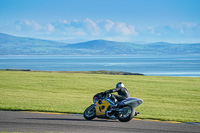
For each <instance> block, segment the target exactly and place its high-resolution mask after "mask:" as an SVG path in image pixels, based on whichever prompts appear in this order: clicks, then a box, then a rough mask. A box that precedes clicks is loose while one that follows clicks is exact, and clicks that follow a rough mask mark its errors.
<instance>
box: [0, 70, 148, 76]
mask: <svg viewBox="0 0 200 133" xmlns="http://www.w3.org/2000/svg"><path fill="white" fill-rule="evenodd" d="M0 71H28V72H55V73H85V74H108V75H140V76H145V75H144V74H141V73H131V72H122V71H107V70H98V71H40V70H30V69H0Z"/></svg>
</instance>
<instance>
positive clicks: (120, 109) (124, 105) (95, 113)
mask: <svg viewBox="0 0 200 133" xmlns="http://www.w3.org/2000/svg"><path fill="white" fill-rule="evenodd" d="M110 95H111V94H104V93H98V94H96V95H94V97H93V102H94V104H92V105H90V106H89V107H87V108H86V109H85V111H84V113H83V116H84V118H85V119H86V120H92V119H94V118H95V117H97V118H106V119H113V120H115V119H118V120H119V121H120V122H128V121H130V120H131V119H132V118H133V117H134V116H136V115H137V114H139V112H135V108H136V107H137V106H139V105H140V104H142V103H143V101H142V99H139V98H133V97H129V98H126V99H125V100H123V101H120V102H118V103H117V104H116V103H115V101H113V100H111V99H110Z"/></svg>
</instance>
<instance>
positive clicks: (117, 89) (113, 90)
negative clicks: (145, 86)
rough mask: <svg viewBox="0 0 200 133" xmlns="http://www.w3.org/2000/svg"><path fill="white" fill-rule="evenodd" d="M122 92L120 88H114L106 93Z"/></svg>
mask: <svg viewBox="0 0 200 133" xmlns="http://www.w3.org/2000/svg"><path fill="white" fill-rule="evenodd" d="M119 90H120V88H114V89H111V90H108V91H105V93H114V92H118V91H119Z"/></svg>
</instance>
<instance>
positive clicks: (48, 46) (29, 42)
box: [0, 33, 200, 55]
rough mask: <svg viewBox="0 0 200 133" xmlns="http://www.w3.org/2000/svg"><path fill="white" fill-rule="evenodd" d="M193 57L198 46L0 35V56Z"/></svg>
mask: <svg viewBox="0 0 200 133" xmlns="http://www.w3.org/2000/svg"><path fill="white" fill-rule="evenodd" d="M183 54H184V55H194V54H200V43H196V44H171V43H165V42H157V43H151V44H135V43H127V42H114V41H106V40H93V41H88V42H82V43H75V44H67V43H61V42H55V41H49V40H41V39H33V38H25V37H16V36H11V35H7V34H2V33H0V55H183Z"/></svg>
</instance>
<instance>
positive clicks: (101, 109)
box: [95, 99, 110, 116]
mask: <svg viewBox="0 0 200 133" xmlns="http://www.w3.org/2000/svg"><path fill="white" fill-rule="evenodd" d="M109 106H110V104H109V103H108V102H107V101H106V100H103V101H102V100H101V99H99V100H98V101H97V102H96V103H95V109H96V116H98V115H104V114H105V111H106V110H107V109H108V107H109Z"/></svg>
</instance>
